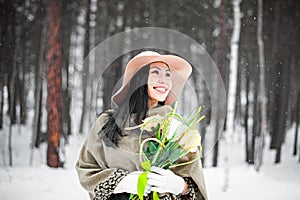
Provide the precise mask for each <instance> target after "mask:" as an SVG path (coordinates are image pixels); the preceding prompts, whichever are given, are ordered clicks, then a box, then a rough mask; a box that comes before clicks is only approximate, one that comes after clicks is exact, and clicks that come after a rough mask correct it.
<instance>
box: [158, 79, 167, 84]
mask: <svg viewBox="0 0 300 200" xmlns="http://www.w3.org/2000/svg"><path fill="white" fill-rule="evenodd" d="M158 83H166V81H165V80H163V79H159V80H158Z"/></svg>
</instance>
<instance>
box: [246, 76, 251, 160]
mask: <svg viewBox="0 0 300 200" xmlns="http://www.w3.org/2000/svg"><path fill="white" fill-rule="evenodd" d="M245 78H246V105H245V113H244V128H245V152H246V162H248V163H249V164H253V162H252V163H251V159H250V146H249V138H250V135H249V129H248V128H249V126H248V118H249V90H250V80H249V79H250V78H249V74H248V73H246V74H245ZM252 161H253V160H252Z"/></svg>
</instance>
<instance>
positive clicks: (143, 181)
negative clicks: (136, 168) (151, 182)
mask: <svg viewBox="0 0 300 200" xmlns="http://www.w3.org/2000/svg"><path fill="white" fill-rule="evenodd" d="M147 174H148V172H147V171H146V172H144V173H142V174H141V175H140V176H139V179H138V185H137V189H138V196H139V198H140V200H144V192H145V189H146V186H147V181H148V179H147Z"/></svg>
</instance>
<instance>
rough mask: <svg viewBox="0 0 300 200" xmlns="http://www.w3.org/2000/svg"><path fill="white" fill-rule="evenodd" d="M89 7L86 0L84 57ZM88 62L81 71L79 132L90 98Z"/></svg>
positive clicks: (89, 4) (86, 52) (85, 55)
mask: <svg viewBox="0 0 300 200" xmlns="http://www.w3.org/2000/svg"><path fill="white" fill-rule="evenodd" d="M90 7H91V0H88V1H87V5H86V16H85V37H84V59H85V58H86V57H87V55H88V53H89V51H90V11H91V9H90ZM85 62H88V63H87V64H84V65H83V67H84V68H83V73H82V95H83V96H82V112H81V119H80V125H79V133H82V132H83V127H84V123H85V122H86V121H87V120H86V115H87V113H88V111H89V110H88V105H87V103H88V102H89V100H90V98H89V96H88V95H90V92H88V91H89V90H90V88H89V85H88V83H89V79H90V76H89V75H90V73H89V71H90V65H89V60H87V61H85Z"/></svg>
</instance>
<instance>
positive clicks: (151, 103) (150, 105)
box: [148, 98, 158, 109]
mask: <svg viewBox="0 0 300 200" xmlns="http://www.w3.org/2000/svg"><path fill="white" fill-rule="evenodd" d="M157 104H158V101H157V100H155V99H150V98H149V99H148V109H151V108H154V107H155V106H157Z"/></svg>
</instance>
